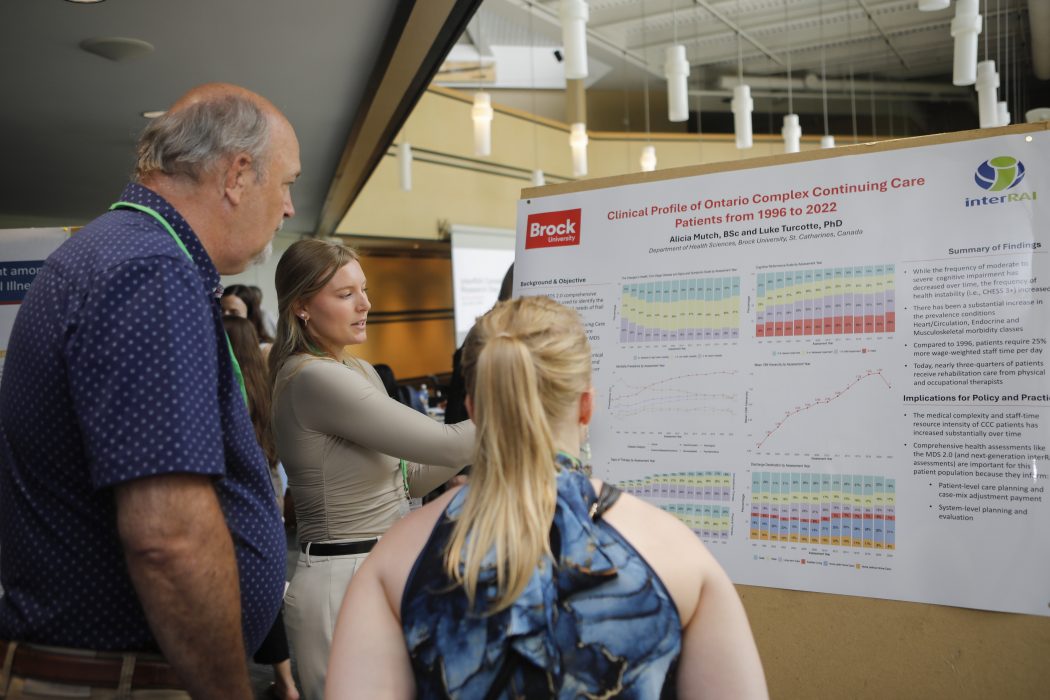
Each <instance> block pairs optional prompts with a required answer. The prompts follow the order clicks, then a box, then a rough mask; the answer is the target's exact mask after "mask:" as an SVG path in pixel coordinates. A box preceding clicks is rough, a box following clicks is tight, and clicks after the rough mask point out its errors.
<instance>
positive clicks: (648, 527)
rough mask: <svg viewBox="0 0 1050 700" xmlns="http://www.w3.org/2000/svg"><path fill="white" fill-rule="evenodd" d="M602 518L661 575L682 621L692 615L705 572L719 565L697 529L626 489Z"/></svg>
mask: <svg viewBox="0 0 1050 700" xmlns="http://www.w3.org/2000/svg"><path fill="white" fill-rule="evenodd" d="M598 488H600V482H598ZM596 490H597V489H596ZM603 519H604V520H605V521H606V522H607V523H608V524H609V525H611V526H612V527H614V528H616V530H617V531H618V532H619V533H620V534H621V535H623V537H624V539H626V540H627V541H628V542H629V543H630V544H631V546H632V547H634V548H635V549H636V550H637V551H638V553H639V554H640V555H641V556H642V558H643V559H645V561H646V562H647V563H648V564H649V566H650V567H652V569H653V571H655V572H656V575H657V576H659V577H660V580H661V581H662V582H663V584H664V586H665V587H666V588H667V590H668V592H669V593H670V595H671V598H672V599H673V600H674V602H675V605H676V607H677V608H678V613H679V616H680V617H681V619H682V620H683V622H685V621H688V620H689V619H691V618H692V616H693V612H694V611H695V610H696V605H697V600H698V598H699V594H700V589H701V587H702V586H703V583H704V579H705V576H707V575H710V574H711V572H712V571H715V570H717V568H718V564H717V563H716V562H715V561H714V558H713V557H712V556H711V553H710V552H709V551H708V550H707V547H705V546H704V543H703V542H701V541H700V538H699V537H697V536H696V533H694V532H693V531H692V530H690V529H689V528H688V527H686V525H685V524H684V523H683V522H682V521H680V520H679V519H678V518H676V517H674V516H673V515H671V514H670V513H668V512H666V511H664V510H662V509H660V508H657V507H656V506H653V505H651V504H649V503H647V502H645V501H643V500H642V499H640V498H637V497H636V496H632V495H631V494H628V493H623V494H621V495H620V497H619V499H617V501H616V503H615V504H614V505H613V506H612V507H611V508H610V509H609V510H608V511H606V513H605V515H604V516H603Z"/></svg>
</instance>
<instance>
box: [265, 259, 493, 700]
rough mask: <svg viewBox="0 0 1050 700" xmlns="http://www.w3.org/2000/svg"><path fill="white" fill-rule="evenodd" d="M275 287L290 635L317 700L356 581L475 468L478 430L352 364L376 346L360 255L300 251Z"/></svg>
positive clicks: (273, 355)
mask: <svg viewBox="0 0 1050 700" xmlns="http://www.w3.org/2000/svg"><path fill="white" fill-rule="evenodd" d="M275 282H276V287H277V296H278V310H279V311H278V322H277V323H278V327H277V337H276V339H275V341H274V345H273V349H272V350H271V351H270V368H271V377H272V378H273V382H274V387H273V409H272V410H273V427H274V432H275V435H276V443H277V451H278V454H279V455H280V458H281V461H282V463H283V464H284V468H285V471H286V472H287V474H288V482H289V490H290V491H291V492H292V493H293V494H294V497H295V498H294V500H295V513H296V521H297V528H298V529H297V533H298V537H299V547H300V555H299V561H298V563H297V566H296V570H295V574H294V576H293V577H292V582H291V585H290V586H289V588H288V593H287V595H286V596H285V624H286V627H287V629H288V641H289V643H290V646H291V652H292V656H293V658H294V659H295V663H296V667H297V669H298V672H299V681H300V688H301V689H302V692H303V695H304V697H306V698H307V700H316V699H317V698H321V697H322V696H323V691H324V683H325V668H326V666H327V663H328V651H329V646H330V644H331V640H332V629H333V627H334V626H335V619H336V616H337V614H338V611H339V604H340V602H341V601H342V599H343V595H344V593H345V591H346V586H347V584H348V583H349V581H350V579H351V577H352V576H354V575H355V571H356V570H357V569H358V567H359V566H360V565H361V563H362V562H363V561H364V559H365V557H366V556H367V555H368V552H369V551H371V549H372V547H373V546H374V545H375V544H376V542H377V539H378V538H379V537H380V536H381V535H383V534H384V533H385V532H386V531H387V529H388V528H389V527H390V526H391V525H392V524H393V523H394V522H395V521H397V520H398V519H399V518H401V517H402V516H404V515H405V514H406V513H407V512H408V510H409V498H410V497H418V496H422V495H424V494H426V493H427V492H429V491H431V490H432V489H433V488H435V487H436V486H438V485H440V484H442V483H444V482H445V481H446V480H447V479H449V478H450V477H452V476H453V475H454V474H455V473H456V472H457V471H459V470H460V469H461V468H462V467H463V466H465V465H466V464H468V463H469V461H470V455H471V450H472V446H473V442H474V426H473V424H472V423H470V422H469V421H468V422H464V423H459V424H457V425H442V424H440V423H437V422H435V421H433V420H431V419H430V418H428V417H427V416H425V415H423V414H421V413H418V412H416V411H413V410H412V409H411V408H409V407H407V406H404V405H402V404H401V403H399V402H398V401H395V400H394V399H391V398H390V397H389V396H388V395H387V393H386V390H385V389H384V387H383V383H382V381H381V380H380V379H379V376H378V375H377V374H376V371H375V370H374V369H373V368H372V366H371V365H370V364H368V363H367V362H364V361H362V360H358V359H355V358H353V357H352V356H351V355H349V354H348V353H347V351H346V348H347V346H353V345H357V344H359V343H362V342H364V341H365V339H366V336H367V331H366V328H367V318H368V311H369V309H370V308H371V303H370V302H369V299H368V291H367V286H366V280H365V275H364V271H363V270H362V269H361V264H360V262H359V261H358V258H357V255H356V253H354V251H353V250H351V249H350V248H347V247H345V246H342V245H339V244H338V243H331V242H327V241H322V240H316V239H312V240H303V241H298V242H296V243H294V244H292V245H291V246H290V247H289V248H288V250H287V251H285V253H284V255H282V256H281V260H280V262H279V263H278V265H277V274H276V279H275ZM428 465H440V466H428Z"/></svg>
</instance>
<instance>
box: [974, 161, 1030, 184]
mask: <svg viewBox="0 0 1050 700" xmlns="http://www.w3.org/2000/svg"><path fill="white" fill-rule="evenodd" d="M973 179H974V182H976V183H977V185H978V186H979V187H981V188H982V189H986V190H988V191H989V192H1002V191H1003V190H1009V189H1013V188H1014V187H1016V186H1017V185H1019V184H1021V180H1023V179H1024V163H1022V162H1021V161H1019V160H1017V159H1016V158H1014V157H1013V156H996V157H995V158H989V159H988V160H986V161H984V162H983V163H981V164H980V165H978V166H977V171H976V172H975V173H974V176H973Z"/></svg>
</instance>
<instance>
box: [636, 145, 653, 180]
mask: <svg viewBox="0 0 1050 700" xmlns="http://www.w3.org/2000/svg"><path fill="white" fill-rule="evenodd" d="M638 164H639V165H641V166H642V172H643V173H651V172H652V171H654V170H656V146H654V145H652V144H651V143H650V144H647V145H645V146H642V157H641V158H640V159H639V161H638Z"/></svg>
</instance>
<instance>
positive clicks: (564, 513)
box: [401, 454, 682, 700]
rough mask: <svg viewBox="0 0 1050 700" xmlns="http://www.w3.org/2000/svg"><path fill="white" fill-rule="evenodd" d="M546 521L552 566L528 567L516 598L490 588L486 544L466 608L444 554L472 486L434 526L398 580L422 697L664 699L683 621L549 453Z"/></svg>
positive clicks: (590, 494)
mask: <svg viewBox="0 0 1050 700" xmlns="http://www.w3.org/2000/svg"><path fill="white" fill-rule="evenodd" d="M557 461H558V465H559V467H561V469H560V471H559V473H558V478H557V484H558V501H557V507H556V510H555V514H554V522H553V523H552V526H551V531H550V543H551V551H552V552H553V554H554V561H555V562H556V563H555V565H554V566H551V564H550V562H549V561H547V562H544V564H543V565H541V566H539V567H537V569H536V571H535V572H534V573H533V575H532V578H531V579H530V580H529V583H528V585H527V586H526V588H525V591H524V592H523V593H522V595H521V596H520V597H519V598H518V600H517V601H515V603H514V604H513V605H512V606H511V607H509V608H507V609H504V610H501V611H500V612H498V613H496V614H494V615H488V616H486V615H483V614H481V613H482V612H483V611H485V610H488V609H490V608H491V607H492V601H493V600H494V599H495V597H496V593H497V589H496V572H495V566H494V565H493V562H494V553H493V552H490V553H489V555H488V557H486V560H487V562H489V565H488V566H483V568H482V571H481V577H480V579H479V582H478V593H479V595H478V600H476V601H475V604H474V607H473V608H471V606H470V604H469V603H468V602H467V597H466V594H465V593H464V591H463V589H462V588H461V587H459V586H457V585H454V584H453V583H452V582H451V581H450V580H449V578H448V576H447V575H446V573H445V567H444V553H445V550H446V547H447V544H448V541H449V539H450V538H451V535H452V527H453V522H452V520H451V518H455V517H456V516H457V515H458V514H459V513H460V512H461V511H462V508H463V503H464V499H465V497H466V493H467V489H468V488H469V485H468V486H466V487H464V488H463V489H462V490H461V491H460V492H459V493H458V494H456V496H455V497H454V498H453V499H452V501H451V502H450V503H449V505H448V508H447V509H446V510H445V513H444V514H443V515H442V516H441V518H440V519H439V520H438V522H437V524H436V525H435V526H434V531H433V532H432V533H431V535H430V539H429V540H428V542H427V544H426V546H425V547H424V548H423V551H422V552H421V553H420V555H419V558H418V559H417V560H416V562H415V565H414V566H413V568H412V572H411V574H409V577H408V581H407V582H406V584H405V591H404V596H403V598H402V601H401V627H402V630H403V632H404V635H405V641H406V643H407V645H408V651H409V655H410V657H411V659H412V669H413V673H414V675H415V679H416V686H417V689H418V695H419V697H422V698H464V699H466V700H472V699H474V698H478V699H479V700H480V699H482V698H493V699H495V698H529V699H532V698H592V697H593V698H597V697H601V698H639V699H641V698H673V697H675V675H676V670H677V665H678V658H679V654H680V653H681V648H682V625H681V621H680V620H679V618H678V611H677V609H676V608H675V605H674V602H673V601H672V600H671V597H670V595H669V594H668V592H667V589H666V588H665V587H664V585H663V583H662V582H661V581H660V579H659V577H657V575H656V572H654V571H653V570H652V568H650V567H649V565H648V564H647V563H646V562H645V560H644V559H643V558H642V557H641V555H639V554H638V552H637V551H636V550H635V549H634V548H633V547H632V546H631V545H630V544H628V543H627V541H626V540H625V539H624V538H623V537H622V536H621V535H620V533H619V532H617V531H616V530H615V529H614V528H613V527H611V526H610V525H608V524H606V523H605V522H604V521H602V520H600V519H598V520H597V522H594V521H592V520H591V517H589V512H590V510H591V507H592V506H593V505H594V504H595V501H596V499H597V495H596V494H595V493H594V489H593V488H592V486H591V483H590V480H589V479H588V478H587V477H586V476H584V475H583V474H581V473H580V472H578V471H577V470H576V468H575V467H576V466H577V465H575V464H574V463H573V461H572V460H571V459H570V458H568V457H566V456H565V455H561V454H559V455H558V458H557Z"/></svg>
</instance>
